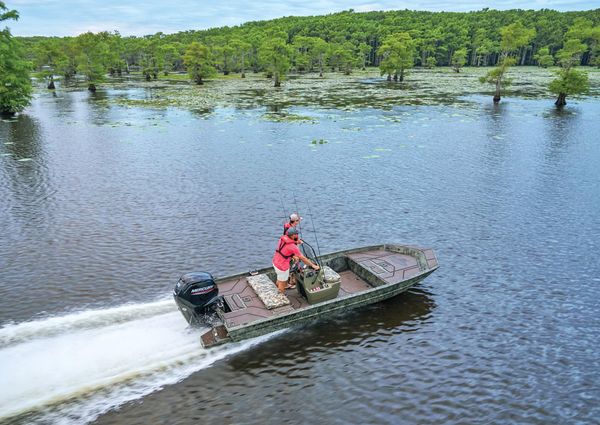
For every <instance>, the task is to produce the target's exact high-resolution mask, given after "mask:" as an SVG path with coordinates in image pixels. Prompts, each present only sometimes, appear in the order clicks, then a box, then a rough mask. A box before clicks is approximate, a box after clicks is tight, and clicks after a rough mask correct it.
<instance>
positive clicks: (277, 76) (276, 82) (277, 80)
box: [274, 73, 281, 87]
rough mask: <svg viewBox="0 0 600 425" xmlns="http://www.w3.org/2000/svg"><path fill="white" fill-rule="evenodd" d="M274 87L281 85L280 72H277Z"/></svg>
mask: <svg viewBox="0 0 600 425" xmlns="http://www.w3.org/2000/svg"><path fill="white" fill-rule="evenodd" d="M274 87H281V81H279V73H275V85H274Z"/></svg>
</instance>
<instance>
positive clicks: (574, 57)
mask: <svg viewBox="0 0 600 425" xmlns="http://www.w3.org/2000/svg"><path fill="white" fill-rule="evenodd" d="M586 50H587V46H586V45H585V44H583V43H582V42H581V41H579V40H578V39H576V38H571V39H569V40H567V41H565V44H564V47H563V48H562V49H560V50H559V51H558V52H557V53H556V58H557V59H558V63H559V64H560V66H561V67H562V68H567V69H569V68H572V67H573V66H575V65H576V64H577V63H579V60H580V58H581V54H582V53H583V52H585V51H586Z"/></svg>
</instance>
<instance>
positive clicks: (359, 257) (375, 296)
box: [173, 244, 438, 347]
mask: <svg viewBox="0 0 600 425" xmlns="http://www.w3.org/2000/svg"><path fill="white" fill-rule="evenodd" d="M303 245H306V247H304V253H305V254H307V252H308V253H310V255H307V257H309V258H311V260H315V261H316V262H317V263H318V264H319V265H320V266H321V268H320V270H319V271H314V270H312V269H310V268H305V267H301V266H300V267H295V268H292V271H291V274H293V275H294V276H295V278H296V282H297V284H296V288H295V289H288V290H286V293H285V295H284V294H280V293H279V292H278V290H277V287H276V286H275V279H276V276H275V271H274V270H273V267H268V268H264V269H260V270H255V271H251V272H246V273H240V274H236V275H233V276H227V277H223V278H217V279H215V278H213V276H212V275H211V274H210V273H207V272H193V273H187V274H185V275H183V276H182V277H181V278H180V279H179V281H178V282H177V285H176V286H175V289H174V291H173V296H174V298H175V302H176V303H177V306H178V308H179V310H180V311H181V313H182V314H183V316H184V317H185V319H186V320H187V321H188V322H189V323H190V324H192V325H207V324H208V325H209V326H210V330H209V331H206V332H205V333H204V334H202V336H201V342H202V345H203V346H204V347H212V346H215V345H219V344H224V343H226V342H230V341H240V340H242V339H246V338H253V337H256V336H259V335H263V334H267V333H270V332H273V331H276V330H279V329H284V328H288V327H290V326H294V325H298V324H302V323H305V322H307V321H310V320H314V319H317V318H320V317H324V316H328V315H331V314H335V313H340V312H343V311H346V310H349V309H353V308H357V307H360V306H364V305H367V304H371V303H375V302H378V301H381V300H385V299H387V298H391V297H393V296H396V295H398V294H400V293H401V292H404V291H406V290H407V289H409V288H410V287H411V286H413V285H415V284H416V283H418V282H419V281H420V280H421V279H424V278H425V277H427V276H428V275H430V274H431V273H433V271H434V270H436V269H437V268H438V261H437V258H436V256H435V253H434V252H433V250H432V249H422V248H417V247H414V246H405V245H396V244H384V245H375V246H367V247H363V248H355V249H350V250H345V251H338V252H334V253H331V254H326V255H323V256H320V257H317V256H316V255H315V252H314V250H313V249H312V247H310V245H308V244H303ZM307 248H308V249H307Z"/></svg>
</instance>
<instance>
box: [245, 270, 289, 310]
mask: <svg viewBox="0 0 600 425" xmlns="http://www.w3.org/2000/svg"><path fill="white" fill-rule="evenodd" d="M246 280H247V281H248V284H249V285H250V287H251V288H252V289H253V290H254V292H255V293H256V295H258V298H260V300H261V301H262V302H263V304H264V305H265V307H267V308H268V309H269V310H272V309H274V308H277V307H283V306H285V305H289V304H290V300H289V299H288V297H286V296H285V294H282V293H281V292H279V290H278V289H277V286H275V283H273V281H272V280H271V279H269V276H267V275H266V274H257V275H255V276H246Z"/></svg>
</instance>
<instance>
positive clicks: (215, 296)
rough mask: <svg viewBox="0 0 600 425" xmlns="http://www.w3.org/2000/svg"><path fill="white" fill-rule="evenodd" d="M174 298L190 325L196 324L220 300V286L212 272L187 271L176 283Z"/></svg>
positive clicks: (200, 321)
mask: <svg viewBox="0 0 600 425" xmlns="http://www.w3.org/2000/svg"><path fill="white" fill-rule="evenodd" d="M173 298H175V302H176V303H177V307H179V311H181V314H183V317H185V320H187V321H188V323H189V324H190V325H195V324H199V323H202V322H203V321H204V320H203V319H204V316H205V315H206V314H207V313H210V312H211V311H212V310H213V307H214V306H215V304H216V303H217V302H218V301H219V288H218V287H217V285H216V284H215V279H214V278H213V276H212V275H211V274H210V273H207V272H192V273H186V274H184V275H183V276H181V277H180V278H179V281H178V282H177V284H176V285H175V289H173Z"/></svg>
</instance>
